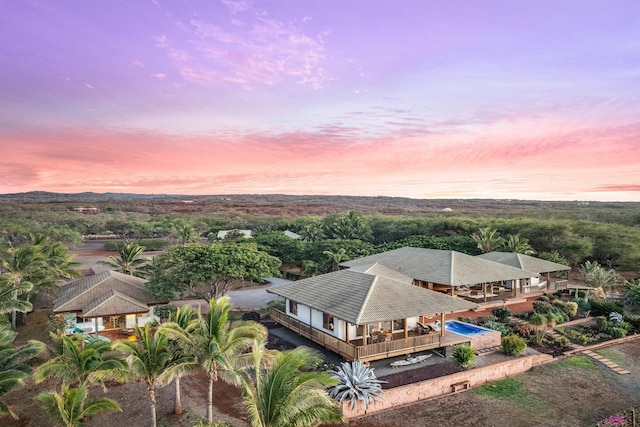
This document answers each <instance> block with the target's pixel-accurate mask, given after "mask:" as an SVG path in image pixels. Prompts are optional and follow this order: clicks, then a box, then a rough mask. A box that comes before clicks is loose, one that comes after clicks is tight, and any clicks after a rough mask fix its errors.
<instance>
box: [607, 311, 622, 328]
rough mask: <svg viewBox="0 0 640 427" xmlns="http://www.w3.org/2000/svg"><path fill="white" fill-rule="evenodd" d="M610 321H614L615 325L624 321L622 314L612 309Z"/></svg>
mask: <svg viewBox="0 0 640 427" xmlns="http://www.w3.org/2000/svg"><path fill="white" fill-rule="evenodd" d="M609 322H611V323H613V324H614V325H617V324H619V323H622V314H620V313H618V312H615V311H612V312H611V313H609Z"/></svg>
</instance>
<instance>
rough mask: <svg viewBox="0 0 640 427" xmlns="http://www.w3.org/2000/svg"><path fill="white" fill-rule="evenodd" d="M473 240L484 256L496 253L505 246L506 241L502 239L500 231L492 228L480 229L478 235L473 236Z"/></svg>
mask: <svg viewBox="0 0 640 427" xmlns="http://www.w3.org/2000/svg"><path fill="white" fill-rule="evenodd" d="M471 238H472V239H473V241H474V242H476V245H477V246H478V249H480V251H481V252H482V253H483V254H486V253H488V252H493V251H496V250H498V249H500V248H501V247H502V246H503V245H504V239H503V238H502V237H500V233H498V230H496V229H495V228H491V227H484V228H481V229H479V230H478V232H477V233H473V234H472V235H471Z"/></svg>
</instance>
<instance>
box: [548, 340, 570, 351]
mask: <svg viewBox="0 0 640 427" xmlns="http://www.w3.org/2000/svg"><path fill="white" fill-rule="evenodd" d="M545 343H546V344H547V345H548V346H549V347H551V348H553V349H554V350H563V349H564V348H566V347H568V346H569V338H567V337H557V338H554V337H547V338H546V339H545Z"/></svg>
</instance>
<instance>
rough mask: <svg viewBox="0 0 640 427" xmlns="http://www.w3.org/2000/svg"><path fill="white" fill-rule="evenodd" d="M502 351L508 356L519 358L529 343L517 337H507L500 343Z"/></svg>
mask: <svg viewBox="0 0 640 427" xmlns="http://www.w3.org/2000/svg"><path fill="white" fill-rule="evenodd" d="M500 347H502V351H503V352H504V353H505V354H506V355H507V356H518V355H519V354H521V353H522V352H523V351H525V350H526V348H527V343H526V342H525V341H524V340H523V339H522V338H520V337H519V336H517V335H507V336H506V337H504V338H502V341H501V342H500Z"/></svg>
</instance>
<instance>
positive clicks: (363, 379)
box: [329, 361, 386, 411]
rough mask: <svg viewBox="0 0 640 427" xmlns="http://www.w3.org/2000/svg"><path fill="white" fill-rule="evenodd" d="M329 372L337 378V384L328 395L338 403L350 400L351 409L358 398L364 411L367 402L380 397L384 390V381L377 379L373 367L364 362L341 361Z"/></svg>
mask: <svg viewBox="0 0 640 427" xmlns="http://www.w3.org/2000/svg"><path fill="white" fill-rule="evenodd" d="M331 374H332V375H333V376H334V377H335V378H336V379H337V380H338V385H336V386H335V387H333V388H332V389H331V391H330V392H329V395H330V396H331V397H333V398H334V399H336V400H338V401H339V402H340V403H342V402H344V401H345V400H347V399H349V400H351V409H353V408H355V406H356V402H357V401H358V400H362V401H364V409H365V411H366V410H367V409H369V402H373V401H374V400H375V399H376V398H380V399H382V396H381V395H382V393H384V391H383V390H382V385H381V384H382V383H385V382H386V381H382V380H379V379H377V378H376V374H375V373H374V372H373V369H372V368H370V367H369V366H367V365H365V364H364V362H361V361H355V362H351V363H349V362H343V363H341V364H340V367H338V368H337V369H336V370H335V371H333V372H332V373H331Z"/></svg>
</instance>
